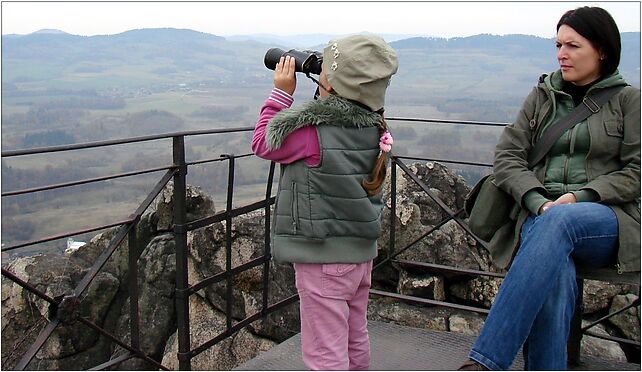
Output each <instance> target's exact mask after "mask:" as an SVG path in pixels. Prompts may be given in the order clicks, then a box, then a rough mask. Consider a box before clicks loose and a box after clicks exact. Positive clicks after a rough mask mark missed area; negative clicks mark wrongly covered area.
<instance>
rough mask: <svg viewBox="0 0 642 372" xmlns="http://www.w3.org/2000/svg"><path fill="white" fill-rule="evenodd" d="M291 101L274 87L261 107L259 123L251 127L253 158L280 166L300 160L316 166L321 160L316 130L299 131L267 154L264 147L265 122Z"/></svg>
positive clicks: (311, 127)
mask: <svg viewBox="0 0 642 372" xmlns="http://www.w3.org/2000/svg"><path fill="white" fill-rule="evenodd" d="M293 102H294V98H292V96H291V95H289V94H288V93H286V92H284V91H282V90H280V89H277V88H274V89H273V90H272V93H271V94H270V96H269V97H268V99H267V100H266V101H265V103H264V104H263V107H262V108H261V114H260V115H259V120H258V121H257V123H256V126H255V128H254V134H253V136H252V151H253V152H254V154H256V156H258V157H260V158H263V159H266V160H272V161H274V162H277V163H281V164H290V163H294V162H295V161H297V160H301V159H303V160H304V161H305V164H307V165H308V166H316V165H319V163H320V161H321V149H320V148H319V139H318V136H317V130H316V128H315V127H314V126H306V127H303V128H299V129H297V130H295V131H294V132H292V133H290V134H289V135H288V136H287V137H285V139H284V140H283V143H282V144H281V147H279V148H278V149H275V150H272V151H270V150H269V149H268V148H267V139H266V138H265V133H266V129H267V125H268V122H269V121H270V119H272V118H273V117H274V115H276V114H277V113H278V112H279V111H281V110H283V109H286V108H289V107H290V106H292V103H293Z"/></svg>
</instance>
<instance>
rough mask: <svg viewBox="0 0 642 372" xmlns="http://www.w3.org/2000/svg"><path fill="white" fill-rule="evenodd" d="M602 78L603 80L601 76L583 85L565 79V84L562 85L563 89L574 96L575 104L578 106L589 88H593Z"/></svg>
mask: <svg viewBox="0 0 642 372" xmlns="http://www.w3.org/2000/svg"><path fill="white" fill-rule="evenodd" d="M600 80H602V78H599V79H597V80H595V81H594V82H592V83H589V84H586V85H582V86H580V85H575V84H573V83H571V82H569V81H565V82H564V85H563V86H562V91H564V92H565V93H568V94H570V95H571V97H573V104H574V105H575V106H577V105H579V104H580V103H582V100H583V99H584V96H586V92H588V90H589V89H591V87H592V86H593V85H595V84H596V83H597V82H599V81H600Z"/></svg>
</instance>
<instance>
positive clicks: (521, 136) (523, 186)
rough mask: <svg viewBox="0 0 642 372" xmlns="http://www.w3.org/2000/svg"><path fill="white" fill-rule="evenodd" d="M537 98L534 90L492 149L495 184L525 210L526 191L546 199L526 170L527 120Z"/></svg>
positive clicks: (527, 146) (530, 115) (530, 132)
mask: <svg viewBox="0 0 642 372" xmlns="http://www.w3.org/2000/svg"><path fill="white" fill-rule="evenodd" d="M538 94H539V92H538V88H537V87H536V88H534V89H533V90H532V91H531V93H530V94H529V95H528V97H526V100H525V101H524V104H523V105H522V108H521V109H520V111H519V113H518V114H517V118H516V119H515V121H514V122H513V123H512V124H510V125H508V126H506V128H504V131H503V132H502V134H501V136H500V138H499V142H498V143H497V146H496V147H495V161H494V163H493V172H494V173H495V182H497V186H498V187H500V188H502V189H503V190H504V191H506V192H507V193H509V194H510V195H511V196H512V197H513V199H515V201H517V202H518V203H519V204H520V205H521V206H522V208H527V206H526V200H525V199H526V198H525V196H526V194H527V193H529V191H535V192H537V193H539V194H540V195H542V197H544V196H546V189H545V188H544V185H542V183H541V182H540V181H539V180H538V179H537V177H536V176H535V173H534V172H533V171H532V170H529V169H528V154H529V152H530V151H531V148H532V145H531V143H532V141H531V135H532V131H531V127H530V120H531V118H532V117H533V114H534V112H535V102H536V99H537V95H538ZM529 196H530V198H529V199H532V196H533V192H531V193H530V194H529ZM542 204H543V203H542Z"/></svg>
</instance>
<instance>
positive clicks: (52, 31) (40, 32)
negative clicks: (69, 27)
mask: <svg viewBox="0 0 642 372" xmlns="http://www.w3.org/2000/svg"><path fill="white" fill-rule="evenodd" d="M33 34H66V32H64V31H60V30H54V29H51V28H43V29H42V30H38V31H36V32H34V33H33Z"/></svg>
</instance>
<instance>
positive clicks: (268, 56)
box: [263, 48, 322, 75]
mask: <svg viewBox="0 0 642 372" xmlns="http://www.w3.org/2000/svg"><path fill="white" fill-rule="evenodd" d="M282 56H291V57H293V58H294V71H296V72H303V73H312V74H317V75H319V74H320V73H321V61H322V55H321V53H319V52H309V51H300V50H296V49H290V50H288V51H287V52H286V51H284V50H283V49H280V48H270V49H268V51H267V53H265V57H264V58H263V63H264V64H265V67H267V68H269V69H270V70H274V69H275V68H276V64H277V63H279V60H280V59H281V57H282Z"/></svg>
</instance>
